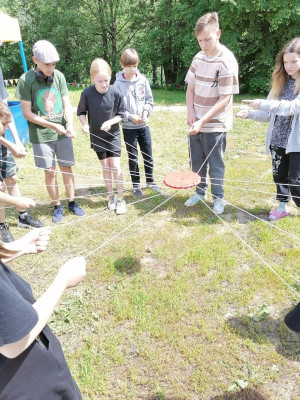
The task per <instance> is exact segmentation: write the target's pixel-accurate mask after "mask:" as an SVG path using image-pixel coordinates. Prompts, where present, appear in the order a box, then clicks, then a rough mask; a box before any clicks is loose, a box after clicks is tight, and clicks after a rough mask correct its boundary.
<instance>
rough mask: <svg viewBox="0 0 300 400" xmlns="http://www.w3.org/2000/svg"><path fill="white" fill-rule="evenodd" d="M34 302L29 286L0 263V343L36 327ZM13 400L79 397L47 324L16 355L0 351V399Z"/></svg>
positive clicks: (58, 345)
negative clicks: (37, 335) (27, 345)
mask: <svg viewBox="0 0 300 400" xmlns="http://www.w3.org/2000/svg"><path fill="white" fill-rule="evenodd" d="M34 302H35V299H34V297H33V295H32V292H31V288H30V285H29V284H28V283H27V282H25V281H24V280H23V279H22V278H21V277H20V276H19V275H17V274H16V273H15V272H13V271H12V270H11V269H10V268H9V267H8V266H7V265H4V264H2V263H0V346H3V345H4V344H8V343H14V342H16V341H18V340H20V339H22V338H24V337H25V336H26V335H27V334H28V333H29V332H30V331H31V329H32V328H33V327H34V326H35V324H36V323H37V321H38V315H37V312H36V311H35V309H34V308H33V307H32V304H33V303H34ZM42 338H43V341H42V343H41V339H42ZM16 399H18V400H33V399H51V400H82V397H81V394H80V391H79V389H78V387H77V385H76V383H75V382H74V380H73V378H72V376H71V373H70V370H69V368H68V365H67V363H66V360H65V358H64V354H63V351H62V348H61V345H60V343H59V341H58V339H57V338H56V337H55V335H54V334H53V332H52V331H51V329H50V328H49V327H48V326H47V325H46V326H45V327H44V329H43V331H42V332H41V334H40V335H39V338H37V340H34V341H33V343H32V344H31V345H30V346H29V347H28V348H27V349H26V350H24V351H23V352H22V353H21V354H20V355H18V356H17V357H15V358H12V359H8V358H6V357H5V356H3V355H1V354H0V400H16Z"/></svg>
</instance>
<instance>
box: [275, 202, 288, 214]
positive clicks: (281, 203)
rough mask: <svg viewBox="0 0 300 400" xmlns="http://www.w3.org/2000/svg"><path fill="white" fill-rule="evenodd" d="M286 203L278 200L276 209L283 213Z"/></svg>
mask: <svg viewBox="0 0 300 400" xmlns="http://www.w3.org/2000/svg"><path fill="white" fill-rule="evenodd" d="M286 205H287V202H286V201H280V202H279V205H278V208H277V211H279V212H280V213H285V212H286Z"/></svg>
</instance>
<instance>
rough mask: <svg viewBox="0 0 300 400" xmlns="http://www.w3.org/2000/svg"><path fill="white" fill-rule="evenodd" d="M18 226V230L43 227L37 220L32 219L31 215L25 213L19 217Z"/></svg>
mask: <svg viewBox="0 0 300 400" xmlns="http://www.w3.org/2000/svg"><path fill="white" fill-rule="evenodd" d="M18 226H19V227H20V228H42V226H44V225H43V224H42V223H41V221H38V220H37V219H35V218H33V216H32V215H31V214H28V212H26V213H24V214H22V215H19V221H18Z"/></svg>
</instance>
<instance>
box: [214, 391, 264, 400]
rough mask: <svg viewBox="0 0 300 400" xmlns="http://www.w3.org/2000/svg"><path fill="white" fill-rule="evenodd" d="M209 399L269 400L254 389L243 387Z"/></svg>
mask: <svg viewBox="0 0 300 400" xmlns="http://www.w3.org/2000/svg"><path fill="white" fill-rule="evenodd" d="M209 400H267V398H266V397H264V396H262V395H261V394H260V393H258V392H257V391H255V390H253V389H243V390H241V391H240V392H238V393H226V394H221V395H220V396H216V397H211V398H210V399H209Z"/></svg>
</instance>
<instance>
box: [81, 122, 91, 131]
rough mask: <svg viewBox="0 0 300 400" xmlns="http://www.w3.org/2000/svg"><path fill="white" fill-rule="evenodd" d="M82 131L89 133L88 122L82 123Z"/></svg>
mask: <svg viewBox="0 0 300 400" xmlns="http://www.w3.org/2000/svg"><path fill="white" fill-rule="evenodd" d="M82 132H83V133H89V132H90V126H89V125H88V124H85V125H83V127H82Z"/></svg>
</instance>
